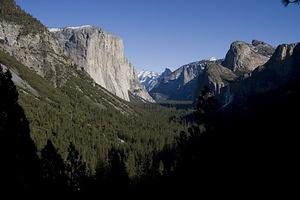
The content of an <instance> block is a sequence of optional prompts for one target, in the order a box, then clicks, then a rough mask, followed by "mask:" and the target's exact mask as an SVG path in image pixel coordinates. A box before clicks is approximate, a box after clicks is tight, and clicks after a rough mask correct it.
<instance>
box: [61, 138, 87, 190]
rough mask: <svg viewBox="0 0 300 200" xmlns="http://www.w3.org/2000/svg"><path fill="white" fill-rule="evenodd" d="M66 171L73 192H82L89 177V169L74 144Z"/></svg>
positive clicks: (71, 144)
mask: <svg viewBox="0 0 300 200" xmlns="http://www.w3.org/2000/svg"><path fill="white" fill-rule="evenodd" d="M66 171H67V175H68V179H69V181H68V182H69V183H68V185H69V186H70V187H71V189H72V190H73V191H80V190H82V189H83V186H84V184H85V180H87V176H88V173H87V168H86V164H85V163H84V162H83V161H82V158H81V156H80V155H79V152H78V151H77V150H76V148H75V146H74V144H73V143H72V142H71V143H70V145H69V148H68V157H67V166H66Z"/></svg>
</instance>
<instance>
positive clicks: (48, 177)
mask: <svg viewBox="0 0 300 200" xmlns="http://www.w3.org/2000/svg"><path fill="white" fill-rule="evenodd" d="M41 161H42V180H43V184H44V189H45V190H47V191H49V192H61V191H66V186H67V176H66V174H65V164H64V161H63V159H62V157H61V156H60V154H59V153H58V152H57V150H56V148H55V147H54V146H53V144H52V142H51V141H50V140H48V141H47V144H46V146H45V147H44V149H43V150H42V151H41Z"/></svg>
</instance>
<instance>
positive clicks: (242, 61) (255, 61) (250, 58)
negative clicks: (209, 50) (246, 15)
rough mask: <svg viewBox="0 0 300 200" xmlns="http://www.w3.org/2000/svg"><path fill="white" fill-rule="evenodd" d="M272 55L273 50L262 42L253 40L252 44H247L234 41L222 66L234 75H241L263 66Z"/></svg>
mask: <svg viewBox="0 0 300 200" xmlns="http://www.w3.org/2000/svg"><path fill="white" fill-rule="evenodd" d="M273 53H274V48H273V47H272V46H270V45H268V44H266V43H264V42H260V41H257V40H253V41H252V44H248V43H245V42H242V41H236V42H233V43H232V44H231V46H230V49H229V51H228V52H227V54H226V57H225V60H224V62H223V63H222V64H223V66H225V67H227V68H229V69H231V70H232V71H234V72H235V73H236V74H238V75H242V74H245V73H249V72H252V71H253V70H254V69H256V68H257V67H258V66H261V65H264V64H265V63H266V62H267V61H268V60H269V59H270V57H271V56H272V54H273Z"/></svg>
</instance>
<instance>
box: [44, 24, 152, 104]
mask: <svg viewBox="0 0 300 200" xmlns="http://www.w3.org/2000/svg"><path fill="white" fill-rule="evenodd" d="M49 30H50V31H51V32H52V34H53V36H54V37H55V38H56V39H57V40H58V42H59V44H60V46H61V47H62V48H63V51H64V54H65V55H66V56H67V57H70V58H71V59H72V60H73V61H74V63H75V64H76V65H77V66H78V68H79V69H82V70H84V71H86V72H87V73H88V74H89V75H90V76H91V77H92V78H93V79H94V81H95V82H96V83H98V84H99V85H101V86H102V87H104V88H105V89H107V90H108V91H110V92H111V93H113V94H115V95H117V96H118V97H120V98H122V99H125V100H127V101H129V100H130V98H129V96H130V95H129V93H131V94H133V95H134V96H138V97H141V98H142V99H144V100H145V101H149V102H153V99H152V98H151V96H150V95H149V94H148V92H147V91H146V90H145V88H144V87H143V86H142V85H141V84H140V82H139V80H138V78H137V74H136V72H135V69H134V67H133V65H132V64H131V63H130V62H129V61H128V60H127V58H126V57H125V55H124V46H123V41H122V40H121V39H120V38H118V37H116V36H114V35H112V34H109V33H107V32H105V31H103V30H101V29H99V28H97V27H94V26H90V25H85V26H78V27H67V28H62V29H60V28H51V29H49Z"/></svg>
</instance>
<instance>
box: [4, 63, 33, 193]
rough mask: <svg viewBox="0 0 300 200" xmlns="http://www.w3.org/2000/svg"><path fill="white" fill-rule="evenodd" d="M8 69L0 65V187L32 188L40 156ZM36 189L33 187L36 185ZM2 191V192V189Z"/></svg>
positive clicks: (5, 190)
mask: <svg viewBox="0 0 300 200" xmlns="http://www.w3.org/2000/svg"><path fill="white" fill-rule="evenodd" d="M11 78H12V76H11V74H10V72H9V71H7V72H4V71H3V70H2V67H1V68H0V95H1V97H0V157H1V165H0V177H1V187H0V188H1V189H0V190H1V191H2V192H7V193H8V192H9V191H13V192H14V193H13V194H16V193H18V192H25V191H32V190H33V188H35V187H36V186H37V183H38V180H39V160H38V157H37V154H36V147H35V145H34V143H33V141H32V140H31V138H30V130H29V123H28V121H27V119H26V116H25V114H24V111H23V109H22V108H21V106H20V105H19V104H18V102H17V101H18V92H17V90H16V87H15V85H14V83H13V82H12V80H11ZM35 189H36V188H35ZM2 194H3V193H2Z"/></svg>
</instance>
